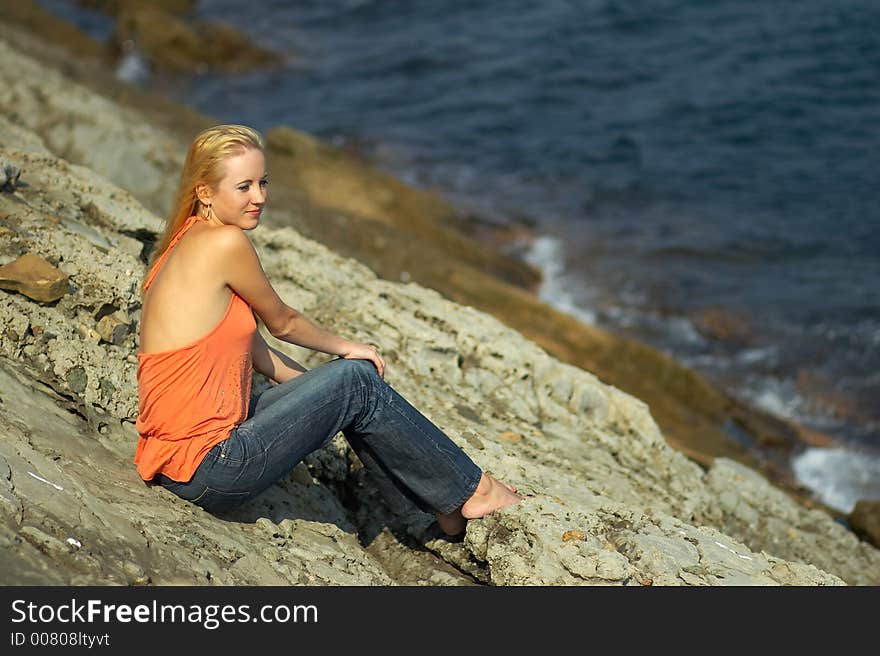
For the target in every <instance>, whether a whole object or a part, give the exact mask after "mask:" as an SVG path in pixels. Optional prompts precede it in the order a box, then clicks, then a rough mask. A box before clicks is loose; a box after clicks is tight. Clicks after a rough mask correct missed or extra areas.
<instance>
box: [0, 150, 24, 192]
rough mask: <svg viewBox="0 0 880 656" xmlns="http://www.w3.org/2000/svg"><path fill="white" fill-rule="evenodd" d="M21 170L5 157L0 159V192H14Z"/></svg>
mask: <svg viewBox="0 0 880 656" xmlns="http://www.w3.org/2000/svg"><path fill="white" fill-rule="evenodd" d="M19 177H21V169H20V168H19V167H18V165H17V164H16V163H15V162H13V161H12V160H10V159H7V158H6V157H0V191H15V187H16V186H17V185H18V179H19Z"/></svg>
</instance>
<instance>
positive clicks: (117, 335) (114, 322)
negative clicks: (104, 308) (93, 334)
mask: <svg viewBox="0 0 880 656" xmlns="http://www.w3.org/2000/svg"><path fill="white" fill-rule="evenodd" d="M129 328H130V326H129V325H128V324H127V323H125V322H123V321H120V320H119V318H118V317H115V316H113V315H112V314H108V315H107V316H105V317H101V319H100V320H99V321H98V326H97V330H98V334H99V335H100V336H101V339H103V340H104V341H105V342H107V343H108V344H116V345H117V346H119V345H121V344H122V342H124V341H125V337H126V336H127V335H128V331H129Z"/></svg>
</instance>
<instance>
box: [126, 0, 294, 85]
mask: <svg viewBox="0 0 880 656" xmlns="http://www.w3.org/2000/svg"><path fill="white" fill-rule="evenodd" d="M111 42H112V43H113V45H114V48H115V50H116V52H117V53H122V52H125V51H126V49H127V47H126V44H128V42H131V43H133V44H134V46H135V47H136V48H139V49H140V50H142V51H144V52H145V53H146V54H147V56H148V57H149V59H150V61H151V62H152V63H153V64H154V65H155V66H156V67H158V68H164V69H171V70H199V71H201V70H205V69H219V70H224V71H244V70H248V69H252V68H257V67H262V66H267V65H271V64H278V63H280V61H281V57H280V56H279V55H278V54H277V53H273V52H270V51H268V50H264V49H262V48H259V47H256V46H254V45H252V44H251V43H250V42H249V41H248V40H247V38H245V37H244V36H243V35H242V34H241V33H239V32H238V31H237V30H236V29H235V28H233V27H232V26H231V25H225V24H221V23H204V22H196V23H194V24H190V23H189V22H188V21H187V20H185V19H183V18H180V17H178V16H175V15H173V14H171V13H169V12H167V11H164V10H163V9H162V8H161V7H158V6H156V5H154V4H152V3H151V4H146V3H127V4H126V5H125V6H124V7H122V8H121V9H120V11H119V13H118V15H117V18H116V26H115V28H114V30H113V34H112V35H111Z"/></svg>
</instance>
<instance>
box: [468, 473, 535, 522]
mask: <svg viewBox="0 0 880 656" xmlns="http://www.w3.org/2000/svg"><path fill="white" fill-rule="evenodd" d="M517 501H522V497H521V496H519V495H518V494H517V493H516V488H514V487H513V486H512V485H508V484H507V483H502V482H501V481H499V480H497V479H495V478H493V477H492V476H489V475H488V474H483V476H482V478H480V484H479V485H477V489H476V491H475V492H474V494H473V496H471V498H470V499H468V500H467V501H465V502H464V505H463V506H462V507H461V516H462V517H464V518H465V519H477V518H478V517H484V516H485V515H488V514H489V513H490V512H492V511H493V510H498V509H499V508H504V507H505V506H511V505H513V504H515V503H516V502H517Z"/></svg>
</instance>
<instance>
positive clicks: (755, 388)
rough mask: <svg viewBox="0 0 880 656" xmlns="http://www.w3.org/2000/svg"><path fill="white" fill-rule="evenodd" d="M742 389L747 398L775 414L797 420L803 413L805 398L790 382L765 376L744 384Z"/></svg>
mask: <svg viewBox="0 0 880 656" xmlns="http://www.w3.org/2000/svg"><path fill="white" fill-rule="evenodd" d="M741 389H742V391H743V394H744V395H745V396H746V398H747V400H749V401H751V402H752V403H754V404H755V405H757V406H758V407H759V408H762V409H764V410H766V411H767V412H770V413H772V414H774V415H777V416H780V417H784V418H786V419H792V420H797V419H798V418H799V417H800V416H801V414H803V413H802V412H801V409H802V407H803V405H804V399H803V397H802V396H801V395H800V394H798V393H797V391H796V390H795V389H794V386H793V384H792V383H790V382H786V381H781V380H778V379H775V378H764V379H761V380H760V382H757V383H756V382H755V381H752V382H750V384H748V385H743V386H741Z"/></svg>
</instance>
